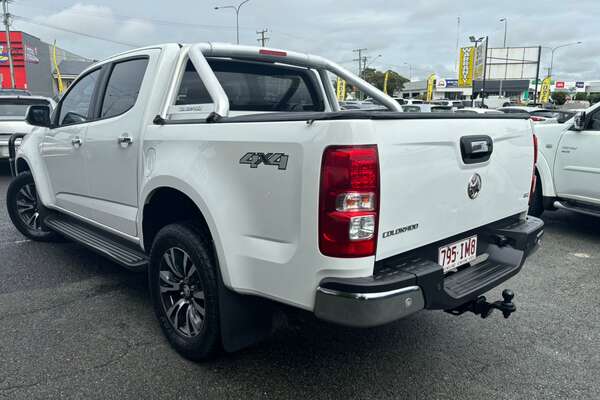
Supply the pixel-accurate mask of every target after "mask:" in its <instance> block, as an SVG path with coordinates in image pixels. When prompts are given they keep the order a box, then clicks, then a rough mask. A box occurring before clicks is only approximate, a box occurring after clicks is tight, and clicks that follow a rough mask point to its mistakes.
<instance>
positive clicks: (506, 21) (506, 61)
mask: <svg viewBox="0 0 600 400" xmlns="http://www.w3.org/2000/svg"><path fill="white" fill-rule="evenodd" d="M500 22H504V46H503V47H504V51H506V60H505V61H504V80H502V79H500V90H499V91H498V92H499V93H498V94H499V95H500V96H502V84H503V83H504V81H505V80H506V73H507V70H508V49H507V48H506V31H507V30H508V18H506V17H504V18H500Z"/></svg>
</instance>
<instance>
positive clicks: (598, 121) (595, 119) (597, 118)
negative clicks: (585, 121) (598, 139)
mask: <svg viewBox="0 0 600 400" xmlns="http://www.w3.org/2000/svg"><path fill="white" fill-rule="evenodd" d="M588 129H589V130H591V131H600V111H596V112H595V113H593V114H592V118H590V124H589V126H588Z"/></svg>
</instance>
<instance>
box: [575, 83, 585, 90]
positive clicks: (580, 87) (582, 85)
mask: <svg viewBox="0 0 600 400" xmlns="http://www.w3.org/2000/svg"><path fill="white" fill-rule="evenodd" d="M575 87H576V88H577V89H583V88H584V87H585V82H575Z"/></svg>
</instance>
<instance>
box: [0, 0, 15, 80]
mask: <svg viewBox="0 0 600 400" xmlns="http://www.w3.org/2000/svg"><path fill="white" fill-rule="evenodd" d="M1 1H2V20H3V21H4V29H5V32H6V53H7V54H8V66H9V68H10V87H11V89H14V87H15V68H14V65H13V58H12V47H11V45H10V14H9V13H8V0H1Z"/></svg>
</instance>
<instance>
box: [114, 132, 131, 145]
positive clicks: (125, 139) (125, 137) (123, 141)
mask: <svg viewBox="0 0 600 400" xmlns="http://www.w3.org/2000/svg"><path fill="white" fill-rule="evenodd" d="M117 142H118V143H119V145H121V147H123V148H125V147H127V146H129V145H130V144H132V143H133V139H132V138H131V136H129V134H128V133H124V134H122V135H121V136H119V138H118V139H117Z"/></svg>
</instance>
